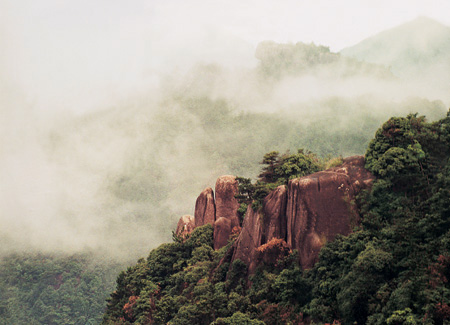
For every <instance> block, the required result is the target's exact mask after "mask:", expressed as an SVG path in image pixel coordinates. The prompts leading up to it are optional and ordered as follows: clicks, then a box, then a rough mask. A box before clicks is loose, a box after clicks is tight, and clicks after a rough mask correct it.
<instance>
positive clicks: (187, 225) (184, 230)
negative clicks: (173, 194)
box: [175, 215, 195, 236]
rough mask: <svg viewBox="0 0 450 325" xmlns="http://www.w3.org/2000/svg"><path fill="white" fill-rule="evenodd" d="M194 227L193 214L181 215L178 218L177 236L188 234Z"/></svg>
mask: <svg viewBox="0 0 450 325" xmlns="http://www.w3.org/2000/svg"><path fill="white" fill-rule="evenodd" d="M194 228H195V221H194V217H193V216H188V215H186V216H182V217H181V218H180V220H178V224H177V230H176V232H175V233H176V234H177V236H186V235H187V234H190V233H191V232H192V230H194Z"/></svg>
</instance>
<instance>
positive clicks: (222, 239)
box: [214, 217, 233, 249]
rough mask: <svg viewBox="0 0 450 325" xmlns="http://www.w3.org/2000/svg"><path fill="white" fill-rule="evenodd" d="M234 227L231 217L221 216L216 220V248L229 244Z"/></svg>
mask: <svg viewBox="0 0 450 325" xmlns="http://www.w3.org/2000/svg"><path fill="white" fill-rule="evenodd" d="M232 229H233V227H232V226H231V220H230V219H227V218H224V217H221V218H218V219H217V220H216V222H214V249H220V248H222V247H224V246H226V245H227V244H228V238H230V235H231V231H232Z"/></svg>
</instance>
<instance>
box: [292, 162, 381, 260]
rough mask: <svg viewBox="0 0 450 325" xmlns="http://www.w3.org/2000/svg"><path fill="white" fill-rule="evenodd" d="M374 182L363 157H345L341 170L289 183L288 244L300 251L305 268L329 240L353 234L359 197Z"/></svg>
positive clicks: (325, 172)
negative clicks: (357, 195) (356, 201)
mask: <svg viewBox="0 0 450 325" xmlns="http://www.w3.org/2000/svg"><path fill="white" fill-rule="evenodd" d="M373 179H374V178H373V176H372V175H371V174H370V173H369V172H368V171H366V170H365V169H364V158H363V157H360V156H356V157H350V158H346V159H345V160H344V163H343V165H342V166H341V167H335V168H331V169H328V170H325V171H322V172H318V173H314V174H311V175H309V176H305V177H302V178H298V179H294V180H292V181H290V182H289V186H288V192H289V195H288V202H287V208H286V219H287V244H288V245H289V247H291V248H292V249H297V250H298V251H299V259H300V264H301V265H302V267H303V268H310V267H312V266H313V265H314V263H315V262H316V260H317V257H318V254H319V251H320V249H321V247H322V246H323V245H324V244H325V243H326V242H327V241H330V240H333V239H334V238H335V237H336V235H338V234H342V235H348V234H349V233H350V232H351V230H352V227H353V226H355V225H356V224H357V223H358V221H359V214H358V211H357V209H356V205H355V197H356V194H357V193H358V192H359V191H360V190H361V189H363V188H366V187H368V186H370V184H371V182H372V181H373Z"/></svg>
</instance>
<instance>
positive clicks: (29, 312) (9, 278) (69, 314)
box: [0, 253, 123, 324]
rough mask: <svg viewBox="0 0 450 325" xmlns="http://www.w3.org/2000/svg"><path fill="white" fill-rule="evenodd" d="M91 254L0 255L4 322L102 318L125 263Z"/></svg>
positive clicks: (70, 321) (77, 321) (79, 321)
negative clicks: (114, 261)
mask: <svg viewBox="0 0 450 325" xmlns="http://www.w3.org/2000/svg"><path fill="white" fill-rule="evenodd" d="M96 259H98V257H95V256H93V255H90V254H79V255H72V256H64V255H46V254H31V253H29V254H20V255H9V256H5V257H2V258H1V259H0V324H98V323H99V322H100V321H101V317H102V314H103V312H104V308H105V305H106V304H105V299H106V297H107V293H108V292H110V291H111V290H113V288H114V278H115V277H116V276H117V274H118V272H119V269H120V268H121V267H123V266H121V265H118V264H112V263H104V262H100V261H97V260H96Z"/></svg>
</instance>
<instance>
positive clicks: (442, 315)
mask: <svg viewBox="0 0 450 325" xmlns="http://www.w3.org/2000/svg"><path fill="white" fill-rule="evenodd" d="M434 315H435V317H436V318H438V319H440V320H446V319H450V306H449V305H448V304H445V303H444V304H442V303H438V304H437V305H436V309H435V310H434Z"/></svg>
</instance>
